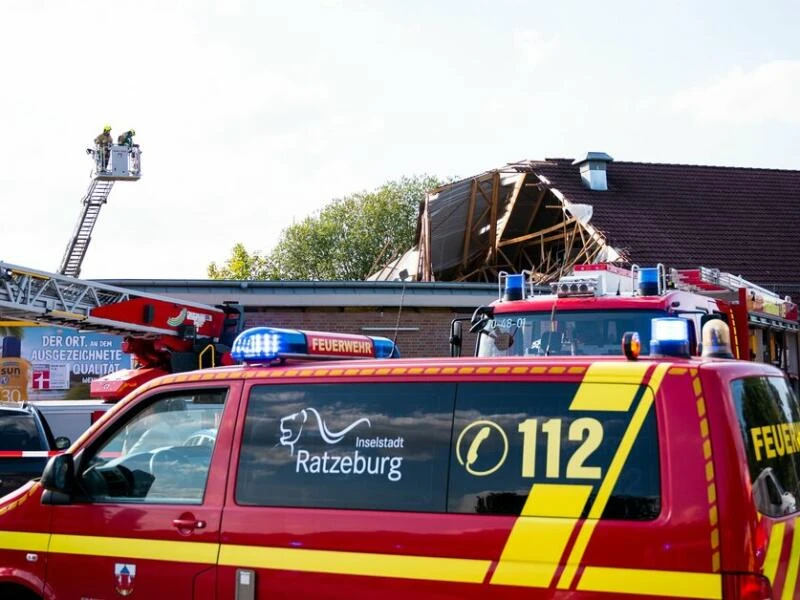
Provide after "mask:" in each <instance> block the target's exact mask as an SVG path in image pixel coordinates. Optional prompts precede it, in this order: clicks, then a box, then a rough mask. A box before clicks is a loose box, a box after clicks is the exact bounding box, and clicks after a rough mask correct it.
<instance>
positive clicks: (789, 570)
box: [781, 522, 800, 600]
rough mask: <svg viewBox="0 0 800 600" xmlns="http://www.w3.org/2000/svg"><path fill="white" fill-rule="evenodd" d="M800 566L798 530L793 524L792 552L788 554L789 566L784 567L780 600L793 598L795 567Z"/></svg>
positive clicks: (799, 536) (799, 534)
mask: <svg viewBox="0 0 800 600" xmlns="http://www.w3.org/2000/svg"><path fill="white" fill-rule="evenodd" d="M798 565H800V528H798V527H797V522H795V526H794V531H793V532H792V551H791V553H790V554H789V564H788V565H787V566H786V581H784V582H783V592H782V593H781V600H789V599H790V598H794V586H795V584H796V583H797V567H798Z"/></svg>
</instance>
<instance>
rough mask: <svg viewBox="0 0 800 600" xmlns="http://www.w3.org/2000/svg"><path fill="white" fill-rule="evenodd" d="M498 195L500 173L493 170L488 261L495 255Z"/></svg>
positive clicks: (496, 246) (496, 247)
mask: <svg viewBox="0 0 800 600" xmlns="http://www.w3.org/2000/svg"><path fill="white" fill-rule="evenodd" d="M499 196H500V173H498V172H497V171H495V173H494V176H493V177H492V201H491V204H490V208H491V211H490V214H489V261H490V262H491V260H492V258H494V257H495V256H496V255H497V249H498V244H497V204H498V202H499Z"/></svg>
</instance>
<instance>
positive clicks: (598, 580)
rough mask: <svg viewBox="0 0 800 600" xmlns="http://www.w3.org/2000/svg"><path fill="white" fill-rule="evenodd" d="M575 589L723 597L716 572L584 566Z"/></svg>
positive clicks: (675, 595) (650, 594) (678, 596)
mask: <svg viewBox="0 0 800 600" xmlns="http://www.w3.org/2000/svg"><path fill="white" fill-rule="evenodd" d="M578 590H580V591H584V592H610V593H614V592H616V593H625V594H644V595H647V596H672V597H676V598H715V599H716V598H722V577H721V576H720V575H719V574H716V573H688V572H680V571H655V570H651V569H610V568H606V567H586V568H585V569H584V570H583V575H582V576H581V580H580V581H579V582H578Z"/></svg>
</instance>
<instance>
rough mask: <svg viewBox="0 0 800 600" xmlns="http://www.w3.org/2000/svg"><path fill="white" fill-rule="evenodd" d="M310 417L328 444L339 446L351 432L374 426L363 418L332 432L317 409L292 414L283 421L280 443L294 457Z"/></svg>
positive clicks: (305, 409) (309, 408)
mask: <svg viewBox="0 0 800 600" xmlns="http://www.w3.org/2000/svg"><path fill="white" fill-rule="evenodd" d="M310 416H313V417H314V419H315V420H316V423H317V429H318V430H319V435H320V437H321V438H322V439H323V440H325V441H326V442H327V443H328V444H338V443H339V442H341V441H342V440H343V439H344V436H346V435H347V434H348V433H349V432H350V431H352V430H353V429H355V428H356V427H358V426H359V425H362V424H365V423H366V425H367V427H371V426H372V425H371V423H370V422H369V419H367V418H366V417H362V418H360V419H357V420H356V421H353V422H352V423H350V425H348V426H347V427H345V428H344V429H342V430H340V431H331V430H330V429H328V426H327V425H326V424H325V419H323V418H322V415H320V414H319V411H318V410H317V409H316V408H312V407H310V406H309V407H308V408H304V409H303V410H301V411H299V412H296V413H292V414H291V415H289V416H286V417H283V418H282V419H281V423H280V429H281V437H280V440H279V441H280V444H281V446H288V447H289V454H291V455H292V456H294V446H295V444H296V443H297V441H298V440H299V439H300V436H301V435H302V433H303V427H305V425H306V423H307V422H308V420H309V417H310Z"/></svg>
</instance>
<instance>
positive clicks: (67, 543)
mask: <svg viewBox="0 0 800 600" xmlns="http://www.w3.org/2000/svg"><path fill="white" fill-rule="evenodd" d="M218 549H219V544H213V543H209V542H174V541H167V540H152V539H150V540H148V539H139V538H115V537H99V536H88V535H63V534H57V533H56V534H53V537H52V538H51V540H50V552H56V553H60V554H84V555H87V556H119V557H125V558H139V559H151V560H163V561H169V562H187V563H201V564H208V565H213V564H215V563H216V562H217V551H218Z"/></svg>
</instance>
